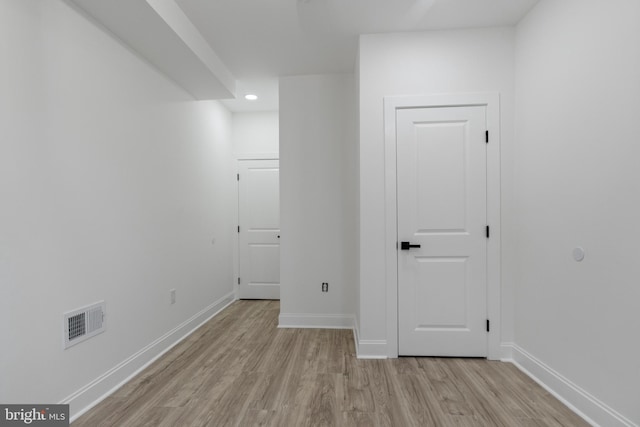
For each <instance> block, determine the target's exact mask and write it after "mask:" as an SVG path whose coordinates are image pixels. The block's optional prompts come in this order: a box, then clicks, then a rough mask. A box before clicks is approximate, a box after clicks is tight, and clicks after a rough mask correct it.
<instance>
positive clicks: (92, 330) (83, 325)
mask: <svg viewBox="0 0 640 427" xmlns="http://www.w3.org/2000/svg"><path fill="white" fill-rule="evenodd" d="M105 308H106V306H105V302H104V301H100V302H97V303H95V304H91V305H88V306H86V307H82V308H79V309H77V310H73V311H68V312H66V313H64V348H69V347H71V346H72V345H76V344H78V343H80V342H82V341H84V340H87V339H89V338H91V337H93V336H96V335H98V334H99V333H101V332H104V331H105V327H106V323H105Z"/></svg>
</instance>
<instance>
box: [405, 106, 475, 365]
mask: <svg viewBox="0 0 640 427" xmlns="http://www.w3.org/2000/svg"><path fill="white" fill-rule="evenodd" d="M396 129H397V162H398V165H397V171H398V172H397V174H398V175H397V184H398V189H397V195H398V238H399V240H400V241H408V242H410V243H411V244H416V245H420V247H419V248H412V249H410V250H398V329H399V330H398V338H399V340H398V345H399V347H398V348H399V354H401V355H424V356H480V357H484V356H486V352H487V338H486V330H485V324H486V256H487V254H486V250H487V242H486V235H485V227H486V143H485V140H484V135H485V130H486V113H485V107H480V106H478V107H440V108H412V109H400V110H398V111H397V116H396Z"/></svg>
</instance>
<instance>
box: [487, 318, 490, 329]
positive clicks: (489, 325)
mask: <svg viewBox="0 0 640 427" xmlns="http://www.w3.org/2000/svg"><path fill="white" fill-rule="evenodd" d="M489 326H490V325H489V319H487V332H489V330H490V329H491V328H490V327H489Z"/></svg>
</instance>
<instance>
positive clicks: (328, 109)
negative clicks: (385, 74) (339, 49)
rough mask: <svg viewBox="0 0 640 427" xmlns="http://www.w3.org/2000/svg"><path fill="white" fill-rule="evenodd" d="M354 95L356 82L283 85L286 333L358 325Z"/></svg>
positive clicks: (337, 79) (284, 81)
mask: <svg viewBox="0 0 640 427" xmlns="http://www.w3.org/2000/svg"><path fill="white" fill-rule="evenodd" d="M354 90H355V88H354V83H353V76H352V75H342V74H335V75H317V76H297V77H284V78H281V79H280V207H281V214H280V215H281V229H282V234H281V235H282V239H281V240H282V241H281V247H280V248H281V252H280V254H281V255H280V257H281V268H280V276H281V316H280V324H281V325H283V326H285V325H287V326H291V325H294V324H298V325H302V326H319V325H324V326H332V322H334V323H335V324H334V325H333V326H351V324H350V322H352V316H353V313H354V310H355V301H354V300H355V290H356V285H355V281H356V280H357V271H356V270H357V255H358V254H357V230H355V227H356V226H357V202H356V200H357V185H356V182H357V181H356V178H357V141H356V137H355V124H354V123H355V121H354V120H355V118H354V114H353V113H354V110H355V109H354V104H355V92H354ZM322 282H328V283H329V292H328V293H322V292H321V283H322ZM346 323H349V324H346Z"/></svg>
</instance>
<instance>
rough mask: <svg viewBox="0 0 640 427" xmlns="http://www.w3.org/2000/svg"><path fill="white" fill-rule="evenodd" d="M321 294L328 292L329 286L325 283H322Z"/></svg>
mask: <svg viewBox="0 0 640 427" xmlns="http://www.w3.org/2000/svg"><path fill="white" fill-rule="evenodd" d="M322 292H329V284H328V283H327V282H323V283H322Z"/></svg>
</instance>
